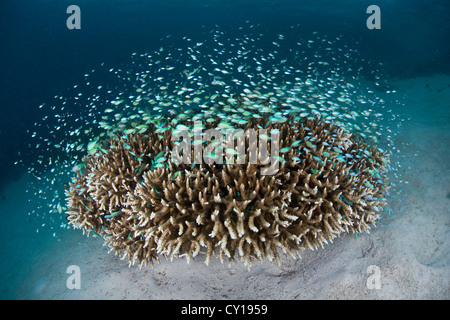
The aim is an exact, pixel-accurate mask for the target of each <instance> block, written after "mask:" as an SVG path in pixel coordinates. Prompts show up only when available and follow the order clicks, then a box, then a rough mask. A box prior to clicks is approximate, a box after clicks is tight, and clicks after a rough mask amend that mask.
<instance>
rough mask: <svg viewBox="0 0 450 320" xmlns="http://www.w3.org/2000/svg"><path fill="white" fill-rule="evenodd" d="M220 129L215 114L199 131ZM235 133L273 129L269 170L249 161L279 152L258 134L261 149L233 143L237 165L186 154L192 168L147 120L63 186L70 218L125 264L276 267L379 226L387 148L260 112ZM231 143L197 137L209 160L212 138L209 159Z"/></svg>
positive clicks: (314, 122) (167, 134)
mask: <svg viewBox="0 0 450 320" xmlns="http://www.w3.org/2000/svg"><path fill="white" fill-rule="evenodd" d="M180 124H181V125H182V126H183V127H189V126H191V125H192V123H191V121H188V120H186V121H184V122H182V123H178V127H180ZM218 127H219V128H220V119H219V118H217V119H215V121H214V122H213V121H210V122H208V123H207V125H206V127H203V128H202V129H211V128H218ZM237 127H239V128H240V129H243V130H244V131H245V130H247V131H248V130H249V129H254V128H262V127H264V128H265V129H266V130H267V132H274V131H275V132H277V133H278V134H279V147H280V148H279V150H278V151H279V153H278V154H279V156H277V159H276V160H277V161H278V163H279V168H278V170H276V171H275V172H274V174H273V175H264V174H262V173H261V170H260V169H261V168H263V167H265V165H263V164H261V163H253V162H252V161H250V160H251V157H252V152H255V151H256V152H257V153H258V155H261V147H262V146H263V147H264V148H267V150H268V151H269V154H270V152H271V151H275V150H272V149H271V148H273V145H271V141H270V138H266V140H263V143H261V141H262V140H261V137H260V139H259V144H257V145H255V143H256V142H255V141H253V140H251V139H250V137H249V136H243V137H244V138H242V139H240V140H239V139H238V140H237V141H238V142H237V146H236V148H235V150H240V151H244V152H243V153H241V154H240V156H241V157H242V158H241V161H235V162H232V161H230V157H228V158H226V159H227V160H228V162H227V161H225V163H217V161H216V162H209V163H206V161H203V162H202V163H200V162H199V161H198V157H197V158H195V154H194V148H193V149H192V150H191V152H192V159H197V162H193V163H182V162H181V161H174V160H173V158H172V157H171V151H172V150H174V149H175V147H176V146H177V143H178V140H177V139H172V134H173V130H166V131H164V132H163V134H160V133H156V131H158V130H156V129H157V128H156V127H155V126H153V125H151V126H150V127H149V128H148V130H147V131H146V132H143V133H133V134H130V135H128V136H117V137H116V138H114V139H110V140H108V141H105V142H104V143H103V146H102V148H101V149H102V150H103V151H99V152H97V153H96V154H94V155H90V156H87V157H86V158H85V159H84V161H85V162H86V164H85V166H84V168H83V170H81V171H79V172H78V173H77V176H76V178H75V179H74V181H73V182H72V183H71V184H70V188H68V190H67V197H68V207H69V212H68V220H69V222H70V223H71V224H72V225H73V226H74V227H75V228H81V229H83V230H84V231H87V232H88V233H92V232H95V234H97V235H99V236H101V237H103V238H104V240H105V245H106V246H107V247H108V248H110V249H111V250H112V251H115V252H116V253H119V254H120V255H121V256H122V257H123V258H126V259H128V260H129V261H130V263H132V264H134V263H135V262H138V263H140V264H147V263H150V264H153V260H158V256H159V255H163V256H165V257H168V258H171V259H172V258H174V257H180V256H184V257H186V259H187V260H188V261H189V260H190V259H192V258H194V257H196V256H197V255H199V254H200V253H205V254H206V263H209V261H210V259H211V257H212V256H213V255H217V256H218V257H219V258H220V260H221V261H222V262H223V261H224V260H227V261H233V260H235V259H238V260H241V261H243V262H244V263H246V264H250V263H252V262H253V261H254V260H262V259H264V258H267V259H268V260H270V261H276V262H278V263H280V255H279V252H278V251H279V250H281V251H282V252H284V253H286V254H288V255H290V256H292V257H296V256H299V255H300V251H301V250H303V249H305V248H310V249H314V248H317V247H323V246H324V244H326V243H327V242H328V241H332V240H333V239H334V238H335V237H337V236H340V235H342V234H344V233H359V232H367V231H368V230H369V228H370V226H374V225H375V223H376V221H377V219H378V214H377V213H376V212H377V211H378V210H379V209H380V208H381V207H382V206H383V205H384V199H383V195H384V194H385V191H386V190H385V188H386V184H385V182H384V178H385V177H384V173H385V167H386V161H387V156H386V155H385V154H384V153H382V152H380V151H378V150H377V149H376V148H375V147H369V146H368V145H366V144H365V143H363V142H362V141H358V139H357V138H356V137H354V136H353V135H352V134H351V133H349V132H347V131H345V130H344V129H342V128H341V127H339V126H336V125H334V124H332V123H329V122H325V121H322V120H319V119H300V120H299V119H292V118H290V119H286V120H285V121H279V122H271V121H268V118H267V116H265V117H261V118H257V119H253V120H251V121H248V122H247V123H246V124H243V125H240V126H237ZM189 128H192V126H191V127H189ZM222 129H223V128H222ZM227 137H228V138H225V139H224V140H223V141H222V142H221V143H217V141H214V142H211V143H208V142H207V141H202V142H201V143H200V144H199V145H200V146H201V150H202V152H203V153H202V154H203V155H205V154H208V155H209V154H210V152H211V148H210V146H211V144H212V143H216V148H215V151H214V152H215V154H214V155H215V156H219V155H227V150H228V156H229V155H230V154H229V153H230V152H229V149H225V147H224V146H225V145H227V143H231V142H233V141H227V140H226V139H233V137H232V138H230V137H229V136H227ZM234 138H235V136H234ZM228 145H229V144H228ZM221 147H222V148H221ZM237 157H238V155H236V156H235V157H234V158H233V160H237Z"/></svg>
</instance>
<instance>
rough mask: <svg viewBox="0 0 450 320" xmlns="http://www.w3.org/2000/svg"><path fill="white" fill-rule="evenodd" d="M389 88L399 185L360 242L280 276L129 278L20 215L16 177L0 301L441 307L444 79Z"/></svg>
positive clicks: (444, 275) (184, 268)
mask: <svg viewBox="0 0 450 320" xmlns="http://www.w3.org/2000/svg"><path fill="white" fill-rule="evenodd" d="M390 82H391V83H392V84H393V86H394V88H395V89H396V90H397V91H398V95H399V96H400V97H402V99H403V100H402V102H403V103H404V104H405V106H404V110H401V111H402V112H403V113H404V115H405V116H406V118H409V119H410V120H409V121H405V123H404V124H403V126H402V127H401V128H400V133H399V135H398V136H397V137H396V141H395V144H396V146H398V148H399V149H400V151H401V154H402V156H403V157H404V158H403V159H402V160H401V165H402V168H401V170H402V172H401V173H402V177H401V179H403V180H404V181H407V182H408V183H403V184H402V190H401V193H400V194H398V195H393V196H394V197H393V198H392V199H391V200H390V203H389V204H388V207H390V208H392V210H393V211H392V214H390V215H388V214H384V216H383V218H382V219H381V220H380V222H379V226H378V227H377V228H375V229H372V231H371V233H370V234H362V235H359V236H358V237H355V236H353V237H350V236H347V237H343V238H340V239H336V240H335V241H334V242H333V243H332V244H331V245H330V246H329V247H326V248H324V249H319V250H315V251H309V250H308V251H304V253H303V256H302V259H298V260H292V259H290V258H285V259H283V264H282V266H280V267H279V266H277V265H271V264H270V263H268V262H262V263H260V262H257V263H256V264H255V265H254V266H253V267H252V268H251V269H250V271H248V270H247V268H246V267H245V266H243V265H242V264H239V263H237V264H233V265H232V266H231V267H229V266H228V265H226V264H224V265H222V264H221V263H220V262H219V261H218V260H215V259H213V260H212V263H211V265H210V266H206V265H205V264H204V263H203V260H202V258H201V257H200V258H199V259H197V260H195V261H191V263H190V264H187V263H186V261H185V260H184V259H177V260H174V261H172V262H170V261H167V260H164V259H162V260H161V263H160V264H156V265H155V267H154V268H153V269H152V268H151V267H146V268H143V269H142V270H139V268H138V267H131V268H129V267H128V263H127V262H125V261H121V260H119V259H118V257H115V256H114V255H113V254H107V250H106V248H105V247H103V246H102V240H101V239H94V238H86V237H85V236H83V235H82V233H81V232H80V231H75V230H62V229H59V226H58V225H57V223H54V224H55V225H51V222H48V221H47V223H46V226H45V227H41V225H42V223H44V222H45V221H43V220H42V219H41V218H38V217H33V216H29V215H28V212H30V211H31V210H32V208H33V206H36V204H37V202H36V203H35V202H34V201H33V199H32V201H31V202H27V201H24V200H23V199H24V194H25V188H26V183H27V182H28V181H29V180H30V179H33V178H32V177H30V176H27V175H26V176H23V177H22V178H21V179H20V180H19V181H16V182H13V183H11V184H10V185H9V186H8V187H7V188H5V190H4V194H3V196H2V197H1V199H2V200H1V202H0V211H1V212H2V217H3V218H2V222H1V228H2V230H1V232H0V236H1V242H0V243H1V249H0V254H1V259H0V263H1V264H2V265H1V270H4V271H3V273H1V274H0V296H1V298H3V299H449V298H450V233H449V231H450V228H449V224H450V210H449V206H450V161H449V159H450V76H447V75H435V76H432V77H426V78H425V77H424V78H414V79H401V80H395V79H392V81H390ZM36 201H37V200H36ZM42 210H44V209H42ZM39 227H40V231H39V233H36V229H37V228H39ZM53 232H55V234H56V236H55V237H54V236H53ZM69 265H78V266H79V267H80V271H81V289H79V290H77V289H74V290H69V289H68V288H67V286H66V280H67V278H68V277H69V274H67V273H66V269H67V267H68V266H69ZM371 265H375V266H377V267H379V270H380V284H381V288H379V289H374V288H372V289H370V288H369V287H368V286H367V280H368V278H369V277H370V276H371V275H373V274H372V273H367V271H368V267H369V266H371Z"/></svg>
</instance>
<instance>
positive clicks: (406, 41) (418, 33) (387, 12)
mask: <svg viewBox="0 0 450 320" xmlns="http://www.w3.org/2000/svg"><path fill="white" fill-rule="evenodd" d="M71 4H76V5H78V6H79V7H80V8H81V27H82V29H81V30H68V29H67V27H66V19H67V18H68V16H69V15H68V14H66V9H67V7H68V6H69V5H71ZM371 4H376V5H378V6H379V7H380V8H381V19H382V20H381V30H368V29H367V28H366V19H367V17H368V16H369V15H368V14H366V9H367V7H368V6H369V5H371ZM449 13H450V2H449V1H447V0H440V1H439V0H433V1H429V0H421V1H418V0H414V1H411V0H409V1H406V0H402V1H381V0H379V1H372V0H371V1H365V0H361V1H356V0H355V1H348V0H347V1H313V0H308V1H301V0H298V1H275V0H274V1H261V0H259V1H256V0H239V1H232V0H228V1H218V0H214V1H207V0H202V1H200V0H196V1H192V0H191V1H181V0H178V1H133V0H131V1H111V0H110V1H82V0H75V1H63V0H58V1H56V0H54V1H39V0H34V1H31V0H29V1H25V0H13V1H12V0H8V1H6V0H3V1H1V4H0V44H1V50H0V98H1V100H0V108H1V109H0V110H1V112H0V190H1V187H2V185H4V183H5V182H7V181H9V180H11V179H14V178H17V177H18V176H19V174H21V173H22V172H23V171H24V168H23V167H20V166H19V167H17V166H16V167H14V166H12V163H13V162H14V161H16V160H18V152H19V151H22V153H23V154H26V150H27V148H28V145H29V144H30V143H31V139H30V134H27V133H26V131H27V130H28V129H30V130H32V125H33V123H34V122H35V121H37V120H38V116H40V114H39V115H38V113H37V106H38V105H40V104H41V103H43V102H48V101H50V100H51V99H52V97H54V96H55V95H58V94H62V95H64V92H65V90H66V89H67V88H68V87H71V86H73V85H74V84H77V83H80V82H83V75H84V74H85V73H87V72H89V71H90V70H92V69H94V68H96V67H97V66H98V65H99V64H100V63H102V62H105V63H106V64H107V65H111V66H117V65H120V63H121V62H123V61H128V60H129V58H130V55H131V53H133V52H148V51H152V50H154V49H157V48H159V46H160V41H159V39H160V38H161V37H164V36H166V35H169V34H171V35H174V36H177V35H180V36H184V35H186V36H189V37H193V38H195V37H199V38H198V39H201V38H200V37H201V33H202V32H204V31H205V30H209V29H213V28H214V29H217V28H216V27H214V26H215V25H218V26H219V27H220V30H223V31H227V32H229V33H230V34H231V35H232V34H233V31H234V30H236V28H237V27H238V26H241V25H243V24H244V21H246V20H249V21H251V23H254V24H261V25H262V30H264V32H265V33H266V34H268V33H274V34H279V33H282V34H286V33H287V32H292V31H290V30H291V29H290V28H289V27H290V26H292V25H297V24H299V25H300V29H296V31H295V32H299V31H298V30H301V31H300V32H304V34H305V35H310V33H311V31H320V32H321V33H324V34H328V35H331V36H333V35H343V36H344V38H346V39H347V40H348V41H350V42H351V41H356V40H358V41H359V44H356V43H355V46H354V47H355V49H357V50H359V51H360V52H361V54H362V56H364V57H366V58H367V59H374V60H376V61H382V62H384V63H385V66H386V70H385V71H386V72H387V73H388V74H389V75H390V76H396V77H416V76H421V75H429V74H433V73H449V72H450V63H449V57H450V41H449V40H450V19H449ZM299 36H301V35H299ZM173 38H174V39H175V37H173ZM174 41H175V40H174ZM23 161H24V163H25V164H26V163H27V162H28V159H23Z"/></svg>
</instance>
